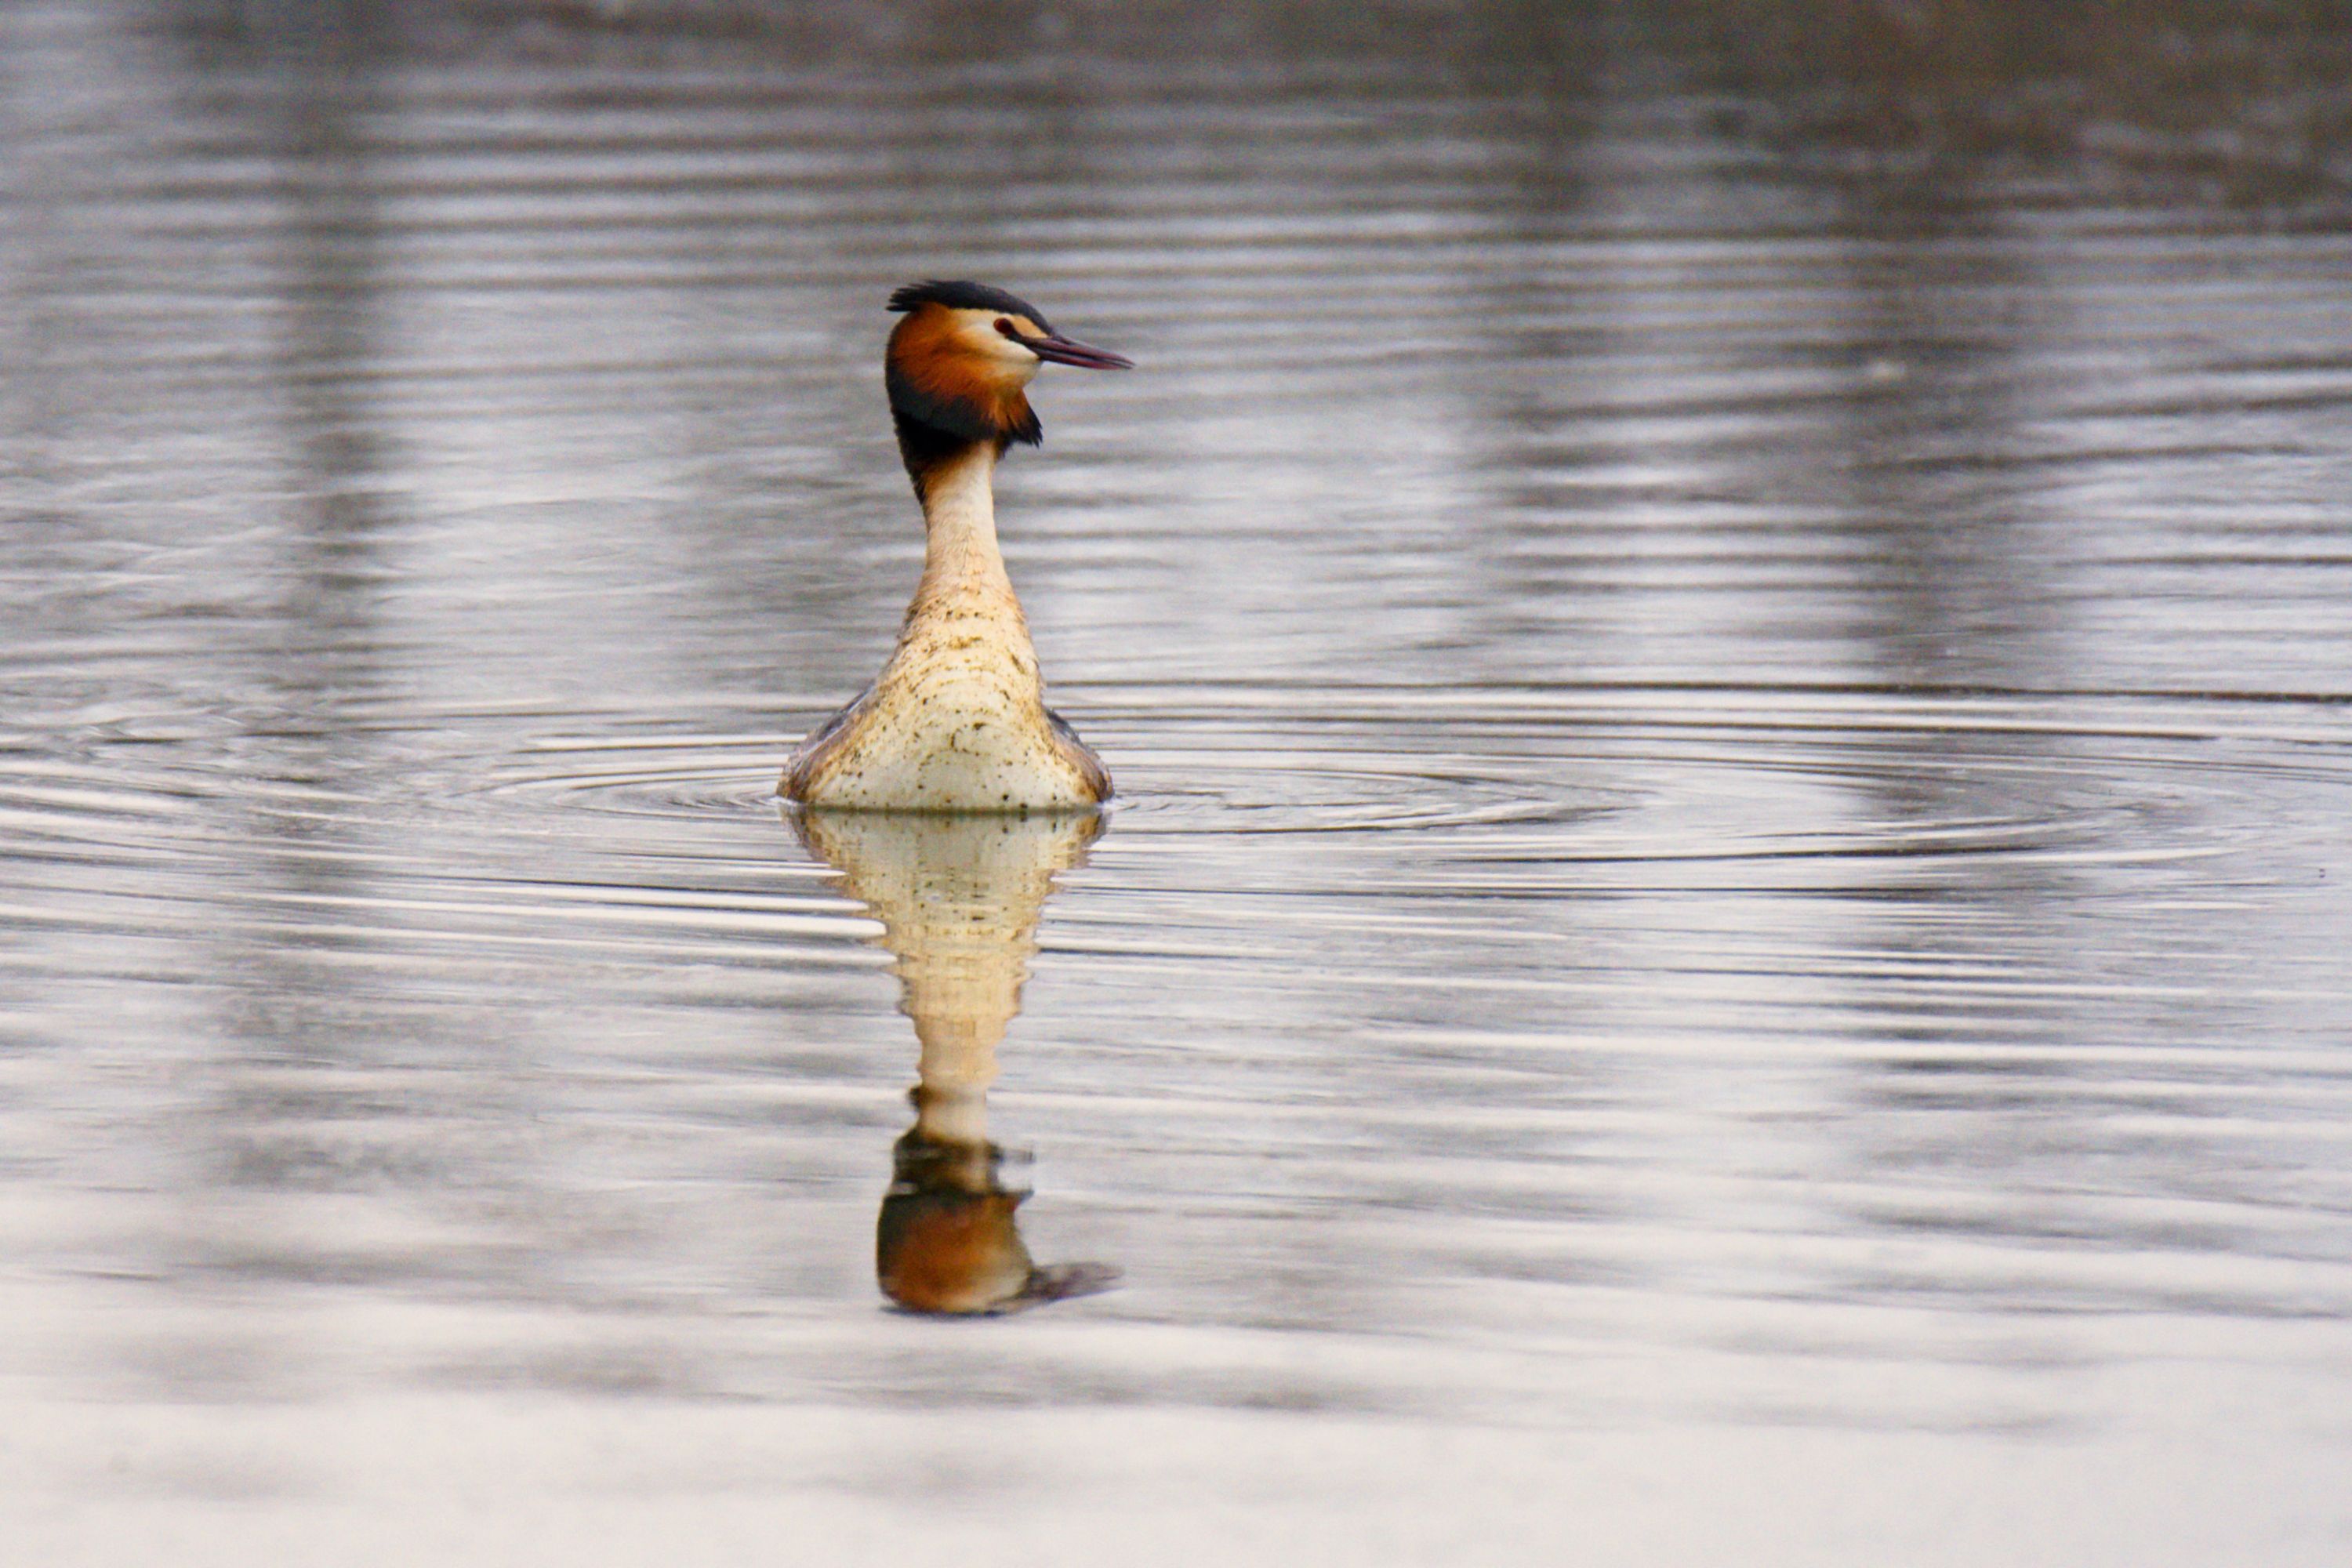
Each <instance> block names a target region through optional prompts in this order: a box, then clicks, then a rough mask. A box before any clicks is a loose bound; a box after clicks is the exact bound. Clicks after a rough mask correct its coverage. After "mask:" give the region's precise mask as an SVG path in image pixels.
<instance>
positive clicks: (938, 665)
mask: <svg viewBox="0 0 2352 1568" xmlns="http://www.w3.org/2000/svg"><path fill="white" fill-rule="evenodd" d="M889 308H890V309H891V310H894V311H896V312H898V314H899V315H900V317H901V319H900V321H898V325H897V326H895V327H894V328H892V329H891V332H890V339H889V344H888V347H887V349H886V350H885V352H884V354H883V385H884V388H885V390H886V392H887V395H888V397H889V404H890V418H891V422H892V423H893V424H894V425H895V426H897V429H898V454H899V456H900V457H901V458H903V459H904V460H905V462H906V465H907V475H908V479H912V480H913V481H914V486H915V496H916V499H917V500H919V502H920V503H921V504H922V509H923V526H924V532H925V538H924V548H923V574H922V579H921V581H920V582H919V584H917V586H916V589H915V596H914V599H913V601H912V602H911V603H910V604H909V605H908V606H907V618H906V622H905V625H904V626H902V627H901V628H900V630H899V633H898V647H897V648H896V649H895V650H894V651H893V652H892V654H891V656H890V658H889V662H888V663H887V664H886V665H885V666H884V667H883V669H882V673H881V675H880V676H878V677H877V679H875V681H874V684H873V685H871V686H869V687H867V688H866V691H865V693H864V694H863V695H862V696H860V697H858V698H857V699H856V700H855V701H853V702H851V703H850V704H849V705H848V706H846V707H845V708H843V709H842V710H841V711H839V712H838V713H835V715H834V716H833V717H832V718H831V719H829V720H827V721H825V722H824V724H822V725H820V726H818V727H817V729H816V730H815V731H813V732H812V733H811V734H810V735H809V737H808V739H807V740H806V741H804V742H802V744H801V747H800V749H799V750H798V751H797V752H794V753H793V758H792V761H791V762H790V763H787V764H786V765H785V768H784V775H783V778H782V782H781V783H780V784H779V785H778V788H777V793H778V794H780V795H783V796H784V797H785V798H786V799H787V800H790V801H793V802H796V803H798V804H799V805H803V806H808V807H819V808H827V809H841V810H854V811H933V812H999V813H1025V812H1033V811H1082V810H1086V809H1089V808H1091V807H1094V806H1097V805H1100V804H1101V803H1102V802H1104V801H1106V800H1108V799H1109V798H1110V795H1111V782H1110V774H1109V773H1108V771H1107V770H1106V769H1105V768H1104V766H1103V764H1102V759H1100V758H1099V757H1097V756H1096V755H1095V753H1094V752H1093V751H1092V750H1090V749H1089V748H1088V747H1087V744H1086V742H1083V741H1080V740H1079V739H1078V737H1077V733H1076V731H1074V730H1072V729H1071V728H1070V726H1069V725H1068V724H1067V723H1066V722H1065V721H1063V719H1062V717H1061V715H1059V714H1057V713H1055V711H1054V710H1052V709H1050V708H1048V707H1046V706H1045V682H1044V679H1042V677H1041V676H1040V675H1039V672H1038V668H1037V651H1036V648H1035V647H1034V646H1033V645H1032V643H1031V642H1030V640H1029V622H1028V618H1027V617H1026V616H1024V615H1023V614H1022V610H1021V601H1020V600H1019V599H1018V598H1017V597H1015V596H1014V595H1013V581H1012V579H1011V578H1010V577H1009V576H1008V575H1007V574H1006V573H1005V570H1004V557H1003V552H1001V551H1000V550H999V549H998V548H997V542H996V503H995V492H994V490H993V488H992V480H993V477H994V474H995V470H996V465H997V463H998V461H999V460H1000V459H1002V458H1003V456H1004V455H1005V453H1007V452H1008V451H1010V450H1011V449H1012V448H1013V447H1014V446H1016V445H1022V446H1031V447H1034V446H1036V445H1038V444H1039V442H1040V441H1042V440H1043V439H1044V434H1045V432H1044V427H1043V426H1041V425H1040V424H1039V423H1038V420H1037V416H1036V414H1035V412H1034V410H1033V409H1031V407H1030V406H1029V399H1028V396H1027V393H1026V389H1027V387H1028V384H1029V383H1030V382H1031V380H1033V379H1034V377H1035V376H1036V374H1037V373H1038V371H1039V370H1040V369H1042V368H1043V367H1044V366H1045V365H1048V364H1062V365H1072V366H1075V367H1076V368H1078V369H1081V370H1129V369H1132V368H1134V362H1133V361H1131V360H1129V359H1128V358H1126V357H1125V356H1124V355H1121V354H1116V353H1111V352H1109V351H1108V350H1107V349H1098V348H1092V347H1089V346H1088V345H1087V344H1085V343H1082V342H1077V341H1076V340H1075V339H1073V338H1067V337H1064V336H1063V335H1062V334H1061V333H1060V332H1057V331H1055V330H1054V328H1053V327H1052V326H1051V325H1050V324H1049V323H1048V322H1047V321H1046V320H1045V315H1044V314H1043V312H1041V311H1039V310H1038V309H1037V308H1036V307H1035V306H1034V305H1032V304H1030V303H1029V302H1028V301H1026V300H1022V299H1020V298H1019V297H1017V296H1015V295H1013V294H1009V293H1006V292H1005V291H1004V290H1003V289H996V288H992V287H991V286H989V285H988V284H985V283H975V282H972V281H971V280H969V279H958V280H952V281H950V280H940V279H934V280H932V281H929V282H924V283H910V284H908V285H907V286H906V287H904V288H901V289H898V290H897V291H895V292H894V293H892V294H891V296H890V300H889Z"/></svg>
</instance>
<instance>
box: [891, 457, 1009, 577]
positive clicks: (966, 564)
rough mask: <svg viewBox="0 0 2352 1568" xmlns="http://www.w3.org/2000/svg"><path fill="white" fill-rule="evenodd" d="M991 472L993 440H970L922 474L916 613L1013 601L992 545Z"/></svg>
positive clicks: (993, 466) (993, 500)
mask: <svg viewBox="0 0 2352 1568" xmlns="http://www.w3.org/2000/svg"><path fill="white" fill-rule="evenodd" d="M995 472H996V447H995V444H994V443H993V442H989V441H974V442H973V443H971V445H970V446H968V447H964V448H963V449H962V450H961V451H960V452H957V453H955V454H954V455H952V456H950V457H947V458H942V459H941V460H940V462H939V463H938V464H936V465H935V466H933V467H932V468H929V469H927V470H926V471H925V473H924V475H923V523H924V529H925V537H924V545H923V581H922V585H921V586H920V587H919V588H918V589H917V590H916V591H915V607H916V609H917V611H918V612H920V611H921V610H922V609H923V608H924V607H925V605H927V604H930V605H940V606H941V607H944V605H945V604H946V603H947V602H949V601H960V600H968V599H980V600H983V601H995V600H1002V601H1004V602H1008V603H1009V602H1010V601H1011V600H1012V598H1013V582H1012V579H1011V578H1009V577H1007V576H1006V575H1005V574H1004V556H1003V553H1002V552H1000V551H999V550H998V549H997V547H996V497H995V493H994V491H993V490H992V488H991V481H992V479H993V477H994V475H995Z"/></svg>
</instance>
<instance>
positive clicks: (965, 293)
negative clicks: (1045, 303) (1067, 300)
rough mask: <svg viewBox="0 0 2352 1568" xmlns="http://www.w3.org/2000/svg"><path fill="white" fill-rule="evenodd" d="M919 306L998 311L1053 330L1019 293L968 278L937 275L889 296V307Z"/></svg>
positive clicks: (898, 308)
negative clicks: (946, 277) (1012, 292)
mask: <svg viewBox="0 0 2352 1568" xmlns="http://www.w3.org/2000/svg"><path fill="white" fill-rule="evenodd" d="M919 305H945V306H946V307H947V308H948V309H949V310H998V311H1002V312H1003V314H1005V315H1008V316H1026V317H1028V318H1029V319H1030V320H1031V321H1034V322H1036V323H1037V329H1038V331H1045V332H1050V331H1053V330H1054V329H1053V327H1052V326H1051V325H1050V324H1049V323H1048V322H1047V321H1046V320H1045V313H1044V312H1043V311H1041V310H1038V309H1037V307H1036V306H1034V305H1033V304H1031V303H1030V302H1029V301H1028V300H1024V299H1023V298H1021V297H1020V296H1019V295H1018V294H1008V293H1006V292H1005V291H1004V290H1003V289H992V288H990V287H989V286H988V285H987V284H985V283H974V282H973V281H971V279H968V278H959V279H939V278H934V279H931V280H930V281H929V282H928V283H909V284H908V285H906V286H905V287H904V288H901V289H896V290H894V291H893V292H892V293H891V295H890V309H892V310H914V309H915V308H916V307H917V306H919Z"/></svg>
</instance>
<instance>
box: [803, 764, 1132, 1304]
mask: <svg viewBox="0 0 2352 1568" xmlns="http://www.w3.org/2000/svg"><path fill="white" fill-rule="evenodd" d="M793 822H794V826H795V827H797V829H798V830H799V832H800V836H801V842H802V843H803V844H805V845H806V846H808V848H809V852H810V853H811V854H813V855H815V856H817V857H818V858H821V859H823V860H824V861H826V862H827V863H829V864H830V865H832V867H833V868H835V870H837V871H839V872H840V873H841V879H842V882H843V885H844V887H845V889H846V891H847V892H848V893H849V895H850V897H852V898H854V899H856V900H859V901H860V902H861V903H863V904H865V905H866V908H867V909H868V910H871V911H873V914H874V916H875V918H876V919H877V920H879V921H881V922H882V925H883V936H882V943H883V945H884V946H885V947H887V948H888V949H889V950H890V951H891V952H893V953H895V954H897V955H898V964H897V965H896V968H897V971H898V983H899V986H900V1003H899V1005H900V1007H901V1008H902V1009H903V1010H904V1011H905V1013H906V1014H907V1016H908V1017H910V1018H912V1019H913V1020H914V1021H915V1035H916V1037H917V1038H918V1039H919V1041H920V1042H921V1044H922V1055H921V1057H920V1058H919V1062H918V1066H917V1078H918V1079H919V1081H918V1083H917V1085H916V1088H915V1091H914V1103H915V1124H914V1126H912V1127H910V1128H908V1130H907V1132H906V1135H905V1136H904V1137H902V1138H900V1139H899V1140H898V1145H897V1147H896V1148H895V1149H894V1150H893V1152H892V1161H891V1164H892V1173H891V1182H890V1190H889V1192H888V1193H887V1194H886V1195H885V1196H884V1198H883V1199H882V1217H881V1220H880V1222H879V1224H878V1226H877V1234H876V1237H875V1271H876V1274H877V1277H878V1278H879V1279H880V1282H881V1286H882V1293H883V1294H884V1295H886V1296H887V1297H889V1298H890V1300H892V1301H894V1302H896V1303H897V1304H898V1306H900V1307H903V1308H905V1309H906V1310H908V1311H914V1312H938V1313H955V1314H967V1315H969V1314H977V1313H989V1312H1007V1311H1014V1310H1020V1309H1022V1308H1025V1307H1033V1306H1037V1305H1039V1304H1041V1303H1043V1302H1046V1301H1058V1300H1063V1299H1065V1298H1066V1297H1071V1296H1085V1295H1091V1294H1093V1293H1094V1292H1096V1291H1097V1290H1103V1289H1108V1288H1109V1287H1110V1285H1111V1283H1112V1281H1113V1280H1115V1279H1117V1278H1118V1270H1117V1269H1116V1268H1111V1267H1109V1266H1108V1265H1106V1264H1099V1263H1071V1264H1062V1265H1059V1266H1055V1267H1051V1268H1040V1267H1038V1266H1037V1265H1036V1264H1035V1263H1034V1262H1033V1261H1032V1260H1031V1259H1030V1257H1029V1248H1028V1247H1026V1246H1025V1245H1024V1243H1023V1242H1022V1239H1021V1231H1020V1227H1019V1226H1018V1224H1017V1223H1016V1221H1015V1218H1014V1211H1015V1210H1016V1209H1018V1208H1019V1207H1020V1206H1021V1204H1022V1203H1023V1201H1024V1199H1026V1198H1027V1197H1028V1195H1029V1194H1028V1193H1027V1191H1026V1190H1025V1188H1022V1187H1018V1186H1012V1185H1008V1184H1006V1182H1005V1180H1004V1165H1005V1163H1006V1159H1007V1156H1006V1153H1005V1152H1004V1151H1003V1150H1002V1149H1000V1148H998V1147H997V1146H996V1145H995V1144H993V1143H992V1142H989V1140H988V1087H989V1085H990V1084H991V1083H992V1082H993V1081H995V1079H996V1046H997V1042H998V1041H1000V1040H1002V1039H1003V1037H1004V1032H1005V1029H1006V1028H1007V1026H1010V1025H1011V1024H1012V1022H1013V1015H1014V1014H1015V1013H1017V1012H1019V1011H1020V1010H1021V983H1022V981H1023V980H1024V979H1025V978H1027V975H1028V973H1029V955H1030V954H1031V953H1033V952H1035V951H1036V946H1037V942H1036V930H1037V916H1038V911H1039V910H1042V909H1043V908H1044V906H1045V899H1046V896H1047V895H1048V894H1049V893H1051V892H1052V891H1053V879H1054V874H1055V872H1057V871H1060V870H1063V869H1065V868H1067V867H1070V866H1074V865H1076V864H1077V863H1078V861H1079V860H1080V859H1081V858H1083V857H1084V855H1085V853H1086V848H1087V844H1088V843H1090V842H1091V841H1092V840H1093V838H1094V837H1095V835H1096V833H1097V831H1099V826H1100V825H1099V819H1098V818H1097V816H1095V815H1094V814H1093V813H1091V812H1088V813H1086V814H1084V815H1081V816H1028V817H1006V816H931V815H919V814H903V815H899V814H889V815H885V814H877V813H857V812H824V811H802V812H799V813H797V814H795V816H794V818H793ZM1013 1159H1014V1163H1016V1164H1017V1163H1019V1157H1018V1156H1014V1157H1013Z"/></svg>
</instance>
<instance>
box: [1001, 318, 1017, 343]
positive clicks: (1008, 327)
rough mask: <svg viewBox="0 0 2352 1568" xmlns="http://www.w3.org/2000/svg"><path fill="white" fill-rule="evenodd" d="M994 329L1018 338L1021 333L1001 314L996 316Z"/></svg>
mask: <svg viewBox="0 0 2352 1568" xmlns="http://www.w3.org/2000/svg"><path fill="white" fill-rule="evenodd" d="M996 330H997V331H1000V332H1003V334H1004V335H1005V336H1006V337H1008V338H1018V337H1019V336H1020V335H1021V331H1020V329H1019V328H1017V327H1015V326H1014V325H1013V323H1012V322H1011V321H1007V320H1006V319H1005V318H1004V317H1003V316H999V317H997V318H996Z"/></svg>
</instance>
